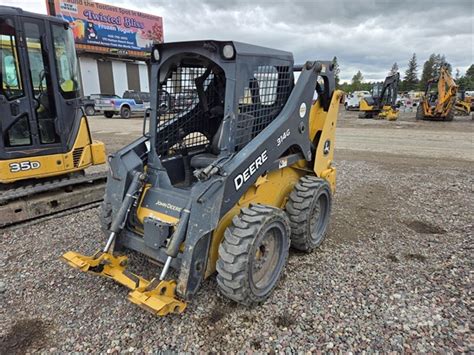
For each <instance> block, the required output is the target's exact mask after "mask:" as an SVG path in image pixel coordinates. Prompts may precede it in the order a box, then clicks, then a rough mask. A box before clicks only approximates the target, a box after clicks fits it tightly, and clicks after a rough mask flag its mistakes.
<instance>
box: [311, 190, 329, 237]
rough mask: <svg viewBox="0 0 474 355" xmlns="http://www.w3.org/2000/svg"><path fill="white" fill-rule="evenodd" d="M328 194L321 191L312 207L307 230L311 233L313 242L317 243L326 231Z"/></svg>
mask: <svg viewBox="0 0 474 355" xmlns="http://www.w3.org/2000/svg"><path fill="white" fill-rule="evenodd" d="M328 212H329V196H328V195H327V193H326V192H325V191H324V192H323V193H321V194H320V195H319V196H318V198H317V199H316V202H315V204H314V207H313V209H312V211H311V220H310V225H309V232H310V235H311V239H312V240H313V241H314V242H315V243H319V242H320V241H321V239H322V238H323V236H324V232H325V231H326V227H327V221H328V215H329V213H328Z"/></svg>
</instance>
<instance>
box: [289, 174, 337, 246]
mask: <svg viewBox="0 0 474 355" xmlns="http://www.w3.org/2000/svg"><path fill="white" fill-rule="evenodd" d="M320 199H321V200H320ZM331 207H332V194H331V189H330V187H329V183H328V182H327V181H326V180H324V179H320V178H318V177H316V176H312V175H306V176H303V177H302V178H301V179H300V180H299V181H298V182H297V183H296V185H295V187H294V188H293V191H292V192H291V193H290V195H289V197H288V202H287V203H286V206H285V210H286V213H287V214H288V218H289V220H290V226H291V246H292V247H293V248H295V249H297V250H300V251H304V252H308V253H309V252H311V251H313V250H314V249H315V248H317V247H318V246H320V245H321V243H322V242H323V240H324V238H325V236H326V232H327V229H328V224H329V218H330V215H331ZM315 213H318V217H319V218H318V219H317V220H316V221H315V220H314V215H315ZM314 229H316V230H314Z"/></svg>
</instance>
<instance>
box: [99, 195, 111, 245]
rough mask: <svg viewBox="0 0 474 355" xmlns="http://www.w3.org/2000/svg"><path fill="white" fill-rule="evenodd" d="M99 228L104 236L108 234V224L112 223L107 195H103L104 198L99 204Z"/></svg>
mask: <svg viewBox="0 0 474 355" xmlns="http://www.w3.org/2000/svg"><path fill="white" fill-rule="evenodd" d="M99 222H100V229H102V232H103V233H104V235H105V236H106V237H108V236H109V235H110V230H109V229H110V226H111V224H112V204H111V203H110V202H108V201H107V196H104V200H103V201H102V203H101V204H100V213H99Z"/></svg>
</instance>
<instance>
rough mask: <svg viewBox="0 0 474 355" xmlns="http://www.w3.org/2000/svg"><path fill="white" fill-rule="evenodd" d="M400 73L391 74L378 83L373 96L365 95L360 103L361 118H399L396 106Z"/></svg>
mask: <svg viewBox="0 0 474 355" xmlns="http://www.w3.org/2000/svg"><path fill="white" fill-rule="evenodd" d="M399 81H400V74H399V73H396V74H393V75H389V76H387V77H386V78H385V81H384V82H383V84H382V83H376V84H375V85H374V86H373V87H372V90H371V96H367V97H364V98H363V99H362V100H361V101H360V105H359V111H360V114H359V118H374V117H376V118H381V119H386V120H389V121H395V120H396V119H397V118H398V110H397V106H396V102H397V94H398V83H399Z"/></svg>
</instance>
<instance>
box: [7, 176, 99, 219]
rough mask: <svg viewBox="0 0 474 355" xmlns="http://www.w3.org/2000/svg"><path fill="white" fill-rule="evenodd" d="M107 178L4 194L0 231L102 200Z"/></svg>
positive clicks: (92, 178)
mask: <svg viewBox="0 0 474 355" xmlns="http://www.w3.org/2000/svg"><path fill="white" fill-rule="evenodd" d="M106 179H107V177H106V175H105V174H102V175H96V176H94V177H91V178H88V179H85V178H81V179H79V181H74V180H72V181H70V180H69V181H68V182H70V184H67V183H66V184H65V183H64V181H60V182H59V183H58V184H49V185H48V187H49V188H47V189H46V188H45V186H44V185H42V186H40V187H31V188H28V189H22V191H21V192H20V193H15V194H11V192H10V193H9V192H7V193H5V194H4V195H2V198H1V200H2V201H1V203H0V228H2V227H5V226H8V225H11V224H15V223H19V222H23V221H27V220H30V219H34V218H38V217H43V216H47V215H50V214H53V213H57V212H62V211H65V210H68V209H71V208H75V207H81V206H84V205H88V204H91V203H94V202H99V201H101V200H102V199H103V196H104V189H105V182H106Z"/></svg>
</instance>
